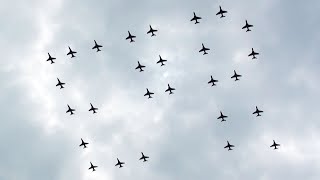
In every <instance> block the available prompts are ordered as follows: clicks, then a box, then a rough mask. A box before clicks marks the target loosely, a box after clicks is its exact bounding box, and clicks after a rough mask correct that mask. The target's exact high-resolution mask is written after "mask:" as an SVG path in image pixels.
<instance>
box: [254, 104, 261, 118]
mask: <svg viewBox="0 0 320 180" xmlns="http://www.w3.org/2000/svg"><path fill="white" fill-rule="evenodd" d="M262 112H263V111H261V110H259V109H258V107H257V106H256V111H255V112H253V113H252V114H257V117H258V116H261V115H260V113H262Z"/></svg>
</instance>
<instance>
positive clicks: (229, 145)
mask: <svg viewBox="0 0 320 180" xmlns="http://www.w3.org/2000/svg"><path fill="white" fill-rule="evenodd" d="M227 142H228V145H226V146H225V147H224V148H229V149H228V151H230V150H233V149H231V148H232V147H234V145H231V144H230V143H229V141H227Z"/></svg>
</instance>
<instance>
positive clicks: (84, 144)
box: [79, 138, 89, 149]
mask: <svg viewBox="0 0 320 180" xmlns="http://www.w3.org/2000/svg"><path fill="white" fill-rule="evenodd" d="M87 144H89V143H86V142H84V141H83V140H82V138H81V144H80V145H79V146H80V147H81V146H83V149H84V148H87V146H86V145H87Z"/></svg>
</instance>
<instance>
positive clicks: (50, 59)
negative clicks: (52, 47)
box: [47, 53, 56, 64]
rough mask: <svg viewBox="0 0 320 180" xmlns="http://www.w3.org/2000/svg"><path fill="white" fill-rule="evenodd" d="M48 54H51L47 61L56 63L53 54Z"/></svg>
mask: <svg viewBox="0 0 320 180" xmlns="http://www.w3.org/2000/svg"><path fill="white" fill-rule="evenodd" d="M48 55H49V58H48V59H47V61H51V64H53V63H54V61H53V60H55V59H56V58H54V57H51V55H50V54H49V53H48Z"/></svg>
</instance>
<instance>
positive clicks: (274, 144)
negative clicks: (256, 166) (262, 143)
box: [270, 140, 280, 149]
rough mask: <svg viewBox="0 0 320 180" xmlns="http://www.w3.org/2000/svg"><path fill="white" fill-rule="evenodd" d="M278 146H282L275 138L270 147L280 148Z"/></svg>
mask: <svg viewBox="0 0 320 180" xmlns="http://www.w3.org/2000/svg"><path fill="white" fill-rule="evenodd" d="M277 146H280V144H277V143H276V142H275V141H274V140H273V144H272V145H271V146H270V147H274V149H278V148H277Z"/></svg>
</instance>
